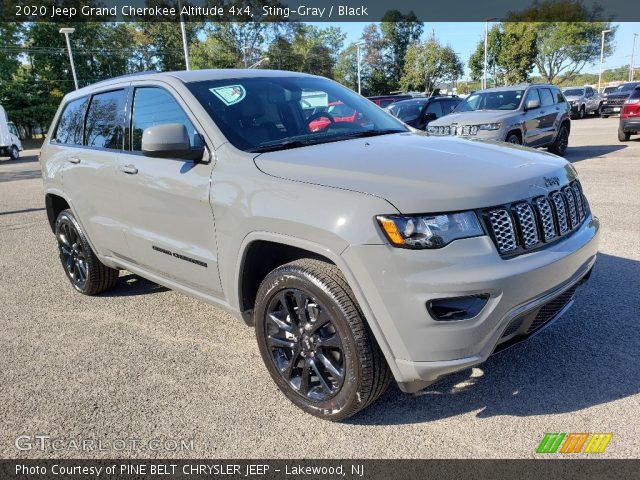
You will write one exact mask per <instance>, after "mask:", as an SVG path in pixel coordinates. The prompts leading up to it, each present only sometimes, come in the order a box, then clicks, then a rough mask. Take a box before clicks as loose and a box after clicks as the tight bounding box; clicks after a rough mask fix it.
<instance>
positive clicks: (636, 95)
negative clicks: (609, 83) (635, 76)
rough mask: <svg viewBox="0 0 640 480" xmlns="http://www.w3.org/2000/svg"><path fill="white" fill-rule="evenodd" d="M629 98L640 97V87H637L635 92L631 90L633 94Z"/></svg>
mask: <svg viewBox="0 0 640 480" xmlns="http://www.w3.org/2000/svg"><path fill="white" fill-rule="evenodd" d="M629 98H630V99H632V100H635V99H636V98H640V87H638V88H636V89H635V90H634V91H633V92H631V95H629Z"/></svg>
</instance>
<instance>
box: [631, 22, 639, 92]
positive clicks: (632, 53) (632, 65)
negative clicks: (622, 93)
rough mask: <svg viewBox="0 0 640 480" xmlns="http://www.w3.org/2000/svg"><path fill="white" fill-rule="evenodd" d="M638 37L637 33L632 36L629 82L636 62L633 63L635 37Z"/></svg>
mask: <svg viewBox="0 0 640 480" xmlns="http://www.w3.org/2000/svg"><path fill="white" fill-rule="evenodd" d="M637 36H638V34H637V33H634V34H633V46H632V47H631V65H630V68H629V81H630V82H633V73H634V72H633V71H634V70H635V68H636V61H635V58H636V57H635V54H636V37H637Z"/></svg>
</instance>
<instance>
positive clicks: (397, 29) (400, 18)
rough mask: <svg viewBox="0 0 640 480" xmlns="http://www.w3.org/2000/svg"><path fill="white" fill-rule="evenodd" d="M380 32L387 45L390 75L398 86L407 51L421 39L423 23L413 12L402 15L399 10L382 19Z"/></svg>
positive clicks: (390, 11) (390, 12) (392, 11)
mask: <svg viewBox="0 0 640 480" xmlns="http://www.w3.org/2000/svg"><path fill="white" fill-rule="evenodd" d="M380 30H381V31H382V37H383V39H384V43H385V45H384V46H385V55H386V57H387V58H386V63H387V65H386V68H387V69H388V75H389V77H390V79H391V80H392V81H393V82H394V83H396V84H397V83H398V82H399V81H400V77H401V76H402V73H403V70H404V65H405V56H406V54H407V50H408V48H409V46H410V45H411V44H413V43H415V42H417V41H418V40H419V39H420V37H421V35H422V31H423V23H422V22H419V21H418V17H416V15H415V14H414V13H413V12H409V13H408V14H402V13H400V12H399V11H398V10H389V11H388V12H387V13H385V15H384V16H383V17H382V23H381V24H380Z"/></svg>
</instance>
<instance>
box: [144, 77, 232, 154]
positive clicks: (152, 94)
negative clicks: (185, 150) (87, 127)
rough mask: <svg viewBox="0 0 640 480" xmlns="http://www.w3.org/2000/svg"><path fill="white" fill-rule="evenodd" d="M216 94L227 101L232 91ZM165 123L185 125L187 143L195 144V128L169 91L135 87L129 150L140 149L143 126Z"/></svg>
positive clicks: (230, 98)
mask: <svg viewBox="0 0 640 480" xmlns="http://www.w3.org/2000/svg"><path fill="white" fill-rule="evenodd" d="M218 94H219V95H220V96H221V97H222V98H225V99H227V101H233V100H232V98H233V92H227V91H220V92H218ZM167 123H180V124H182V125H184V126H185V127H187V132H188V133H189V140H190V142H189V143H190V145H191V146H192V147H193V146H194V145H195V141H194V137H195V135H196V129H195V127H194V126H193V123H191V121H190V120H189V117H187V114H186V113H184V110H183V109H182V107H181V106H180V105H179V104H178V102H177V101H176V99H175V98H173V96H172V95H171V94H170V93H169V92H167V91H166V90H165V89H164V88H159V87H140V88H136V90H135V95H134V97H133V110H132V118H131V150H133V151H134V152H139V151H141V150H142V133H143V132H144V130H145V128H149V127H152V126H154V125H163V124H167Z"/></svg>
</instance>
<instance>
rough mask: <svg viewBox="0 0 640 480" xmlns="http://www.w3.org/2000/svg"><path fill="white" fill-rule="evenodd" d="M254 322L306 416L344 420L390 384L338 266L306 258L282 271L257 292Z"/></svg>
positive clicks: (282, 383)
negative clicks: (307, 414)
mask: <svg viewBox="0 0 640 480" xmlns="http://www.w3.org/2000/svg"><path fill="white" fill-rule="evenodd" d="M254 318H255V326H256V338H257V341H258V347H259V348H260V354H261V355H262V359H263V360H264V363H265V365H266V367H267V370H268V371H269V373H270V375H271V377H272V378H273V380H274V382H275V383H276V385H277V386H278V388H279V389H280V390H281V391H282V392H283V393H284V394H285V396H286V397H287V398H288V399H289V400H291V401H292V402H293V403H294V404H295V405H296V406H298V407H299V408H301V409H302V410H304V411H305V412H307V413H310V414H312V415H315V416H317V417H320V418H324V419H327V420H332V421H339V420H344V419H345V418H348V417H350V416H352V415H354V414H355V413H357V412H359V411H360V410H362V409H364V408H365V407H367V406H368V405H370V404H371V403H373V402H374V401H375V400H376V399H377V398H378V397H379V396H380V395H382V393H384V391H385V390H386V388H387V386H388V385H389V382H390V380H391V373H390V370H389V367H388V365H387V363H386V361H385V359H384V357H383V355H382V352H381V351H380V348H379V346H378V344H377V343H376V341H375V339H374V337H373V334H372V332H371V330H370V329H369V327H368V325H367V324H366V321H365V319H364V316H363V314H362V312H361V311H360V308H359V307H358V304H357V303H356V301H355V298H354V296H353V292H352V291H351V289H350V288H349V285H348V284H347V282H346V280H345V279H344V277H343V276H342V273H341V272H340V270H339V269H338V268H337V267H336V266H335V265H332V264H329V263H325V262H322V261H319V260H312V259H302V260H296V261H294V262H291V263H288V264H286V265H282V266H281V267H278V268H276V269H275V270H273V271H272V272H271V273H269V274H268V275H267V277H266V278H265V279H264V280H263V282H262V284H261V285H260V288H259V289H258V294H257V298H256V308H255V313H254Z"/></svg>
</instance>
